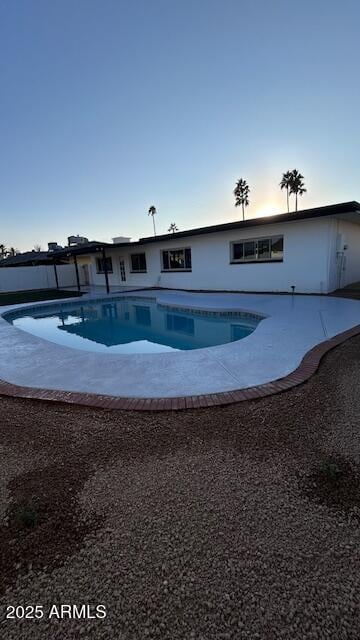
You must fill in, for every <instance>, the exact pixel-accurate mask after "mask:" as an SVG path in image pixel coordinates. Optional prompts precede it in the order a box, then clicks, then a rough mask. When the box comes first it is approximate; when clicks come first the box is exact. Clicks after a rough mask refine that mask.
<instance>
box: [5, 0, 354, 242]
mask: <svg viewBox="0 0 360 640" xmlns="http://www.w3.org/2000/svg"><path fill="white" fill-rule="evenodd" d="M359 23H360V4H359V2H358V1H357V0H354V1H349V0H345V1H344V0H343V1H342V2H329V0H305V1H303V2H300V3H289V2H288V0H287V1H282V0H281V1H278V0H261V1H260V0H251V1H247V2H244V1H242V0H128V1H126V2H125V1H122V0H0V82H1V84H0V86H1V96H0V149H1V154H0V229H1V233H0V243H4V244H5V245H6V246H14V247H17V248H19V249H21V250H26V249H31V248H32V247H33V246H34V244H41V245H42V247H43V248H45V247H46V246H47V242H48V241H57V242H59V243H60V244H63V243H64V242H65V240H66V238H67V236H68V235H70V234H77V233H79V234H80V235H85V236H87V237H88V238H89V239H97V240H104V241H106V240H107V241H110V240H111V237H112V236H117V235H129V236H132V238H133V239H136V238H138V237H139V236H147V235H151V234H152V221H151V219H150V217H148V216H147V210H148V208H149V206H150V205H152V204H154V205H155V206H156V207H157V209H158V215H157V218H156V223H157V230H158V233H164V232H166V231H167V229H168V226H169V224H170V223H171V222H176V224H177V225H178V227H179V229H180V230H181V229H186V228H191V227H197V226H203V225H208V224H216V223H220V222H228V221H233V220H236V219H240V217H241V210H240V208H235V207H234V199H233V195H232V190H233V188H234V185H235V181H236V180H237V179H238V178H240V177H243V178H245V179H246V180H247V181H248V183H249V185H250V189H251V194H250V201H251V202H250V206H249V207H248V209H247V211H246V216H247V217H253V216H256V215H263V214H266V213H271V212H279V213H280V212H283V211H285V208H286V197H285V193H284V192H281V191H280V189H279V186H278V185H279V182H280V179H281V174H282V173H283V172H284V171H286V170H287V169H293V168H297V169H299V170H300V171H301V173H303V175H304V176H305V184H306V187H307V189H308V193H307V194H305V195H304V196H303V197H302V199H301V200H300V205H299V208H308V207H311V206H317V205H325V204H330V203H333V202H341V201H346V200H354V199H359V198H360V171H359V164H360V162H359V142H360V135H359V133H360V124H359V122H360V116H359V105H360V83H359V62H360V60H359V57H360V54H359V35H358V32H359Z"/></svg>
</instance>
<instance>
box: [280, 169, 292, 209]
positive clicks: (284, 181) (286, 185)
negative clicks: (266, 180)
mask: <svg viewBox="0 0 360 640" xmlns="http://www.w3.org/2000/svg"><path fill="white" fill-rule="evenodd" d="M290 187H291V171H287V172H286V173H283V177H282V178H281V182H280V189H281V190H282V189H286V201H287V210H288V213H289V211H290V209H289V190H290Z"/></svg>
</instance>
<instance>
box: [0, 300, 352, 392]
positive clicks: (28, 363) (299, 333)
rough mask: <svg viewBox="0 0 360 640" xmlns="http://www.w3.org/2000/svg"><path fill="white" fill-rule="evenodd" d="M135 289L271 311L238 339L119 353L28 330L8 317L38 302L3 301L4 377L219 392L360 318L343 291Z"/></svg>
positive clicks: (0, 357)
mask: <svg viewBox="0 0 360 640" xmlns="http://www.w3.org/2000/svg"><path fill="white" fill-rule="evenodd" d="M113 295H114V294H113V293H111V296H112V297H113ZM134 295H136V296H137V297H138V296H145V297H153V298H156V300H157V302H159V303H161V304H169V305H174V306H177V307H181V306H182V307H186V308H190V307H194V308H201V309H211V310H220V309H225V310H234V309H241V310H245V311H251V312H254V313H259V314H262V315H265V316H266V318H265V319H264V320H262V321H261V322H260V323H259V325H258V326H257V328H256V330H255V331H254V332H253V333H252V334H251V335H249V336H247V337H246V338H243V339H242V340H240V341H238V342H232V343H228V344H225V345H219V346H216V347H211V348H206V349H197V350H190V351H179V352H169V353H161V354H160V353H159V354H133V355H116V354H102V353H101V354H100V353H94V352H86V351H80V350H77V349H72V348H69V347H64V346H60V345H58V344H55V343H52V342H48V341H46V340H43V339H41V338H38V337H35V336H33V335H31V334H29V333H27V332H25V331H21V330H20V329H17V328H15V327H14V326H13V325H11V324H10V323H8V322H7V321H6V320H5V319H4V318H3V317H1V316H2V315H3V314H5V313H6V312H7V311H9V310H10V309H11V310H14V309H16V308H20V307H26V306H31V307H34V306H35V305H34V303H31V304H29V305H12V306H11V307H2V308H1V312H0V313H1V316H0V378H1V379H2V380H6V381H8V382H11V383H13V384H18V385H22V386H31V387H39V388H46V389H59V390H66V391H79V392H83V393H98V394H107V395H113V396H119V397H141V398H144V397H145V398H150V397H162V398H165V397H176V396H194V395H202V394H207V393H219V392H221V391H231V390H234V389H243V388H247V387H251V386H254V385H259V384H264V383H266V382H271V381H272V380H276V379H278V378H282V377H284V376H286V375H288V374H289V373H291V371H293V370H294V369H296V367H297V366H298V365H299V364H300V362H301V360H302V358H303V356H304V355H305V353H306V352H307V351H309V350H310V349H311V348H312V347H314V346H315V345H316V344H318V343H320V342H323V341H324V340H327V339H329V338H331V337H333V336H335V335H336V334H338V333H341V332H343V331H346V330H347V329H350V328H352V327H354V326H356V325H358V324H360V301H356V300H349V299H342V298H335V297H334V298H332V297H327V296H291V295H271V294H258V295H257V294H227V293H187V292H182V291H164V290H157V291H155V290H152V291H137V292H136V294H134V293H125V292H124V293H122V294H121V297H122V296H134ZM91 297H94V296H93V295H91V294H88V295H87V296H86V298H87V299H89V298H91ZM101 297H105V296H103V294H101ZM81 299H82V300H84V297H83V298H81ZM74 300H75V298H72V299H71V302H74ZM56 302H58V301H56ZM64 302H69V299H67V300H64ZM36 304H37V305H41V306H45V305H46V304H54V303H53V302H49V303H44V302H41V303H36Z"/></svg>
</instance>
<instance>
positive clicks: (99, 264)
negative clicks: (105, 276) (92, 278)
mask: <svg viewBox="0 0 360 640" xmlns="http://www.w3.org/2000/svg"><path fill="white" fill-rule="evenodd" d="M105 265H106V270H107V272H108V273H112V272H113V266H112V260H111V258H105V260H104V258H96V272H97V273H105Z"/></svg>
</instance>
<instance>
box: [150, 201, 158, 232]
mask: <svg viewBox="0 0 360 640" xmlns="http://www.w3.org/2000/svg"><path fill="white" fill-rule="evenodd" d="M156 213H157V211H156V207H154V205H152V206H151V207H150V208H149V211H148V216H152V221H153V225H154V236H156V229H155V218H154V215H155V214H156Z"/></svg>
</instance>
